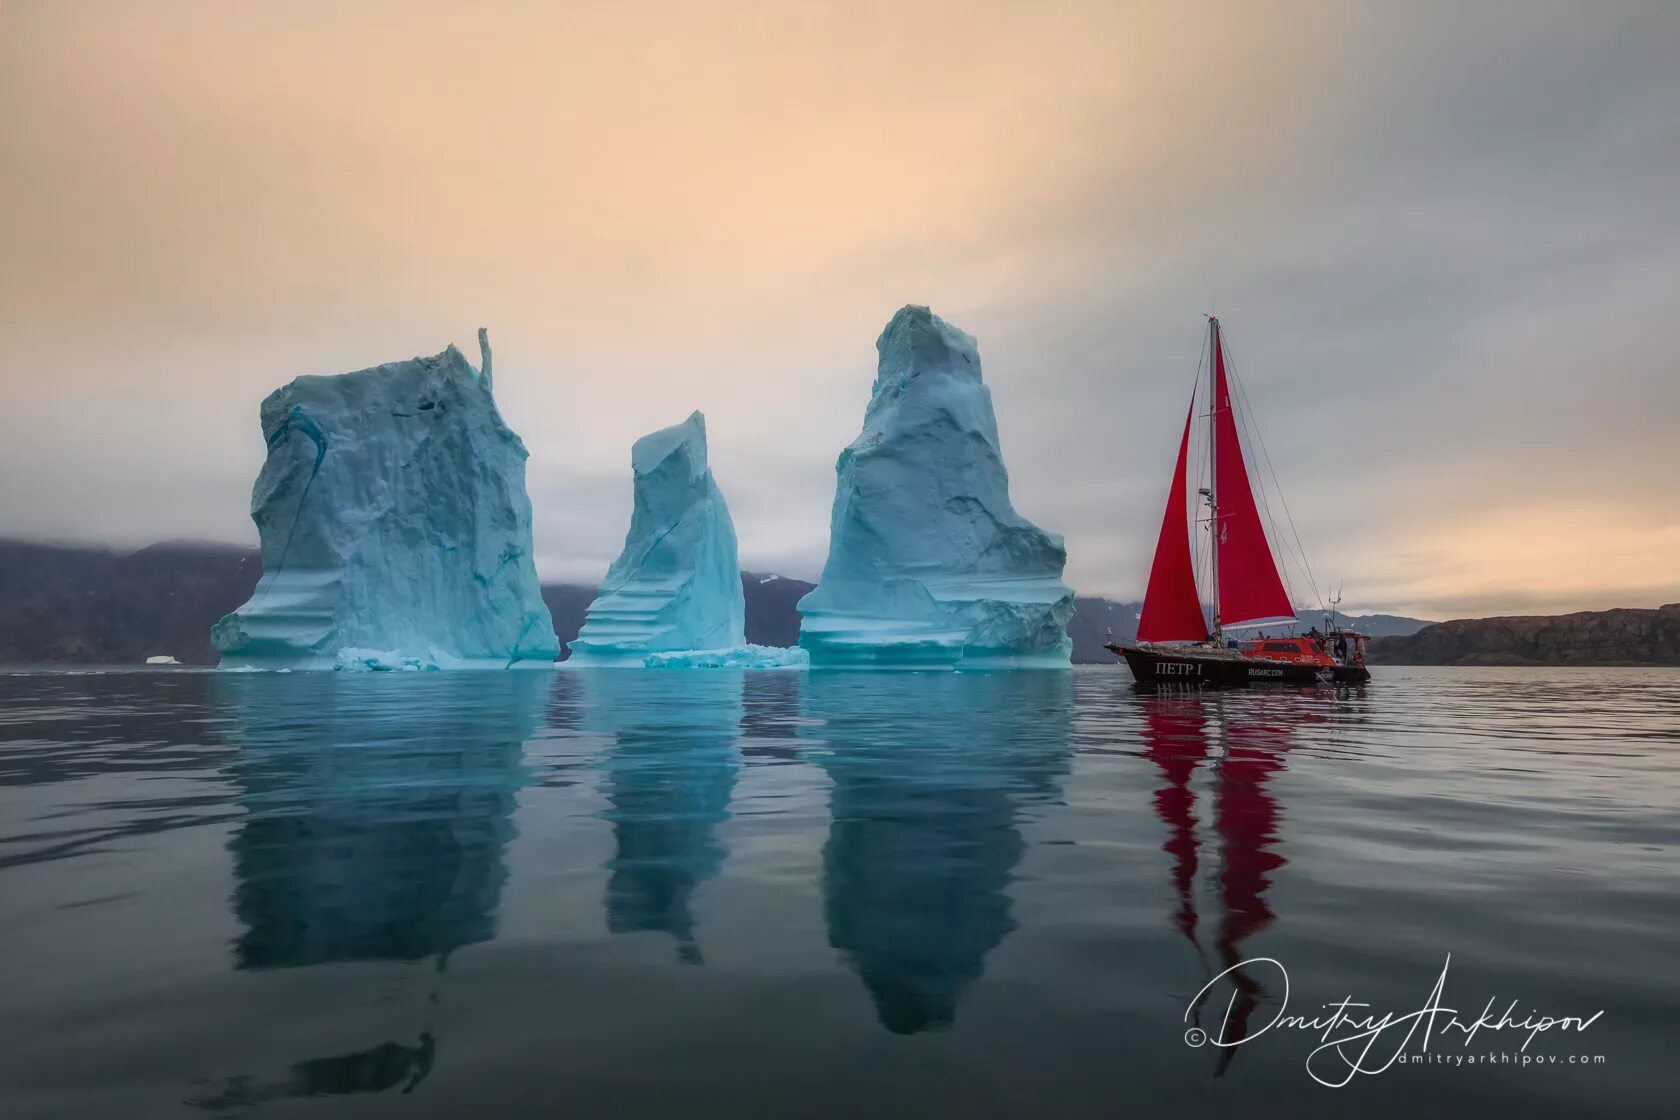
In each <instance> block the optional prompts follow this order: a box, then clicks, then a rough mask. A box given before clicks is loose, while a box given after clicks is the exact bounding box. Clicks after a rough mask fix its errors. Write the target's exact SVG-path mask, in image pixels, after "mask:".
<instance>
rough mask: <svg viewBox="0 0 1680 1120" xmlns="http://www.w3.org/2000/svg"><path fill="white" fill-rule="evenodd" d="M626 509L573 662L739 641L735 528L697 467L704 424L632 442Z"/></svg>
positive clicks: (696, 421) (696, 419) (741, 619)
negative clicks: (619, 543) (619, 541)
mask: <svg viewBox="0 0 1680 1120" xmlns="http://www.w3.org/2000/svg"><path fill="white" fill-rule="evenodd" d="M630 466H631V469H632V470H633V471H634V472H635V506H634V509H633V511H632V512H631V515H630V532H629V535H627V536H626V537H625V539H624V551H623V552H621V553H620V554H619V557H618V559H617V560H614V561H613V563H612V567H610V568H608V569H607V578H606V580H605V581H604V582H603V583H602V585H601V590H600V593H599V594H597V595H596V597H595V601H594V602H593V603H591V604H590V605H589V614H588V616H587V617H586V618H585V620H584V624H583V629H582V631H581V632H579V634H578V636H577V640H576V641H574V642H572V656H571V658H570V659H569V661H568V662H567V663H568V664H575V665H635V666H640V665H643V664H645V663H646V659H647V658H648V656H649V655H650V654H655V653H661V652H667V651H676V650H706V651H721V650H730V649H735V648H737V647H741V646H744V645H745V644H746V640H747V639H746V615H747V611H746V600H745V597H744V596H743V595H742V592H741V569H740V563H739V561H738V560H737V558H736V551H735V524H734V522H733V521H731V520H730V518H729V507H728V506H727V505H725V504H724V501H723V493H722V491H720V490H719V489H718V487H717V483H716V482H715V481H713V479H712V471H711V467H710V466H709V465H708V464H707V461H706V418H705V417H704V416H702V415H701V414H700V413H698V412H696V413H694V414H693V415H691V416H690V417H689V418H688V419H687V420H684V421H683V422H682V423H681V424H674V425H672V426H671V427H669V428H661V429H660V430H659V431H657V432H654V433H652V434H651V435H645V436H643V437H642V438H641V439H639V440H637V441H636V443H635V446H634V447H632V448H631V451H630Z"/></svg>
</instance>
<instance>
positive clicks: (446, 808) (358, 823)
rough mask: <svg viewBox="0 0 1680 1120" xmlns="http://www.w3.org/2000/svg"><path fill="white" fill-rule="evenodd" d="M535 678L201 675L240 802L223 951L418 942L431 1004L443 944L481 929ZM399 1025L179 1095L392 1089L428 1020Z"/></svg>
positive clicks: (417, 1061)
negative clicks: (212, 1089)
mask: <svg viewBox="0 0 1680 1120" xmlns="http://www.w3.org/2000/svg"><path fill="white" fill-rule="evenodd" d="M552 685H553V677H552V675H551V674H546V673H544V674H538V673H506V674H503V673H495V674H492V673H482V674H480V673H474V674H449V675H446V676H445V675H435V674H424V675H419V674H392V675H384V674H380V675H363V674H337V673H308V674H293V675H277V674H260V675H258V674H253V675H240V676H218V677H216V678H214V688H215V695H216V699H217V701H218V704H219V706H220V707H221V708H222V709H223V711H224V713H225V715H226V717H227V720H228V724H229V730H228V731H227V732H226V735H227V737H228V738H229V739H230V740H231V741H233V742H234V743H235V744H236V745H237V746H238V747H239V754H238V757H237V759H236V760H235V761H234V762H233V763H232V764H231V767H230V773H231V777H232V778H233V780H234V782H235V783H236V785H237V787H238V790H239V792H238V802H239V804H240V805H241V807H242V808H243V809H244V810H245V812H246V813H247V816H246V818H245V820H244V821H243V822H242V823H241V824H240V825H239V827H238V829H237V830H236V831H235V832H234V834H233V836H232V838H231V839H230V840H229V843H228V847H229V850H230V851H231V853H232V856H233V870H234V878H235V887H234V893H233V898H232V909H233V913H234V916H235V917H236V918H237V919H238V921H239V923H240V925H241V926H242V927H243V928H242V932H241V933H240V935H239V936H238V938H237V939H236V941H235V943H234V949H233V956H234V967H235V968H238V969H283V968H299V967H307V966H311V965H320V964H327V963H329V962H336V961H368V960H397V961H415V960H423V959H425V958H429V957H435V958H436V963H435V968H434V970H433V971H432V974H431V975H432V977H433V979H432V980H431V981H430V983H431V985H432V988H431V991H430V993H429V1000H428V1002H427V1005H426V1006H428V1007H430V1006H431V1004H433V1003H435V1002H436V1000H437V998H438V992H437V987H436V986H437V984H438V983H439V982H440V978H441V975H442V973H443V971H444V968H445V966H446V965H447V961H448V956H449V954H450V953H451V952H453V951H454V950H456V949H458V948H460V947H462V946H464V945H471V944H474V943H477V942H483V941H488V940H490V939H492V938H493V937H495V935H496V910H497V907H498V906H499V904H500V901H501V892H502V886H503V883H504V882H505V880H506V878H507V869H506V863H505V855H506V849H507V845H508V842H509V841H510V840H511V839H512V838H513V836H514V834H515V830H514V826H513V811H514V806H515V794H516V792H517V791H518V789H519V788H520V787H521V786H522V785H524V784H526V771H525V769H524V766H523V762H522V759H523V751H524V742H525V740H526V739H528V738H529V737H531V735H532V734H533V733H534V732H535V730H536V728H537V726H538V724H539V722H540V720H541V718H542V713H543V708H544V705H545V704H546V702H547V697H548V691H549V689H550V688H551V687H552ZM415 1034H416V1037H417V1041H416V1042H415V1043H414V1044H413V1045H403V1044H400V1043H397V1042H391V1041H386V1042H381V1043H379V1044H377V1045H374V1046H372V1047H369V1048H368V1049H365V1050H361V1051H357V1052H353V1053H348V1054H341V1055H335V1056H330V1057H324V1058H312V1059H307V1060H303V1061H299V1062H297V1063H294V1064H293V1065H292V1066H291V1067H290V1069H289V1070H288V1071H287V1072H286V1073H285V1074H283V1075H281V1076H279V1077H276V1078H272V1079H269V1080H258V1079H255V1078H251V1077H246V1076H240V1077H234V1078H230V1079H228V1080H227V1082H226V1084H225V1086H224V1088H223V1089H222V1090H221V1091H220V1092H219V1093H217V1094H215V1095H213V1096H209V1097H205V1098H201V1099H199V1100H197V1101H195V1102H194V1103H196V1104H199V1105H201V1106H203V1107H207V1108H230V1107H243V1106H247V1105H250V1104H252V1103H255V1102H257V1101H262V1100H269V1099H274V1098H279V1097H295V1096H316V1095H320V1094H338V1093H368V1092H381V1091H384V1090H386V1089H391V1088H396V1087H399V1086H401V1087H402V1090H403V1091H404V1092H407V1091H409V1090H412V1089H413V1088H414V1087H415V1086H416V1085H417V1084H419V1082H420V1081H421V1080H422V1079H423V1078H424V1077H425V1076H426V1074H427V1073H428V1072H430V1070H431V1067H432V1063H433V1060H434V1056H435V1053H436V1049H437V1042H436V1039H435V1038H434V1037H433V1034H432V1031H431V1027H430V1024H429V1022H422V1023H419V1024H417V1026H416V1031H415Z"/></svg>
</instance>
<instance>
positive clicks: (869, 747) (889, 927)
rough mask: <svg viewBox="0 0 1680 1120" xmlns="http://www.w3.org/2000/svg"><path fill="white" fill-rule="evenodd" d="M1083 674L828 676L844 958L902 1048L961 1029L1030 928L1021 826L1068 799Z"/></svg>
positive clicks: (830, 867)
mask: <svg viewBox="0 0 1680 1120" xmlns="http://www.w3.org/2000/svg"><path fill="white" fill-rule="evenodd" d="M1071 678H1072V674H1069V673H1054V672H1043V673H995V674H984V673H983V674H956V673H952V674H921V673H917V674H903V675H901V676H896V677H893V676H886V675H884V674H849V673H812V674H810V676H809V678H808V679H807V680H806V681H805V682H804V684H803V700H804V712H805V717H806V718H805V722H804V725H803V726H802V728H801V734H802V736H803V737H805V738H807V739H809V740H810V741H811V745H810V749H809V750H808V751H807V757H808V758H809V759H811V760H812V761H815V762H817V763H818V764H819V765H821V766H822V768H823V769H824V770H825V771H826V772H827V773H828V776H829V778H830V779H831V780H832V782H833V790H832V793H831V795H830V816H831V823H830V826H829V834H828V842H827V844H826V845H825V847H824V849H823V897H824V901H825V910H826V914H825V916H826V918H827V924H828V940H829V944H830V945H831V946H832V947H833V948H835V949H838V950H839V951H840V952H841V953H843V954H844V955H845V957H846V959H847V961H848V962H849V963H850V965H851V966H852V967H853V968H854V969H856V970H857V973H858V975H859V977H860V978H861V979H862V980H863V983H864V986H865V987H866V988H867V989H868V990H869V994H870V997H871V998H872V999H873V1000H874V1003H875V1009H876V1015H877V1017H878V1018H879V1020H880V1022H881V1025H882V1026H884V1027H886V1028H887V1030H889V1031H892V1032H893V1033H895V1034H913V1033H916V1032H918V1031H926V1030H938V1029H942V1028H948V1027H950V1026H951V1025H952V1024H953V1023H954V1022H955V1019H956V1009H957V1003H958V1001H959V1000H960V999H961V998H962V995H963V993H964V991H965V990H966V989H967V988H968V987H969V986H970V985H971V984H973V983H974V981H975V980H977V979H979V977H980V976H981V974H982V973H983V972H984V970H985V959H986V955H987V954H988V953H990V952H991V951H992V950H993V949H995V948H996V947H997V946H998V945H999V944H1000V943H1001V942H1002V941H1003V939H1004V938H1005V937H1006V936H1008V934H1009V933H1010V931H1011V930H1013V929H1014V928H1015V921H1014V918H1013V917H1012V915H1011V912H1010V899H1009V895H1008V888H1009V884H1010V882H1011V880H1012V879H1013V877H1014V868H1015V865H1016V863H1017V862H1018V861H1019V860H1020V858H1021V855H1022V853H1023V851H1024V850H1025V846H1026V845H1025V842H1024V840H1023V839H1022V837H1021V832H1020V828H1019V825H1020V823H1021V820H1022V818H1023V815H1024V814H1026V813H1027V812H1028V811H1029V807H1030V806H1031V805H1032V804H1033V803H1035V802H1043V801H1050V800H1054V799H1056V798H1058V797H1059V796H1060V789H1061V783H1062V781H1063V779H1064V778H1065V777H1066V774H1067V771H1068V766H1069V760H1070V756H1071V741H1070V735H1071V728H1072V721H1073V681H1072V679H1071Z"/></svg>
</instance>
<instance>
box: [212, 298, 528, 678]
mask: <svg viewBox="0 0 1680 1120" xmlns="http://www.w3.org/2000/svg"><path fill="white" fill-rule="evenodd" d="M478 338H479V348H480V351H481V353H482V355H483V364H482V368H481V369H478V370H475V369H474V368H473V367H472V365H471V364H470V363H469V362H468V361H467V359H466V358H465V357H463V356H462V354H461V352H460V351H459V350H457V349H456V348H455V347H453V346H451V347H449V348H448V349H447V350H445V351H444V352H443V353H441V354H437V355H435V356H433V357H430V358H414V359H411V360H409V361H406V362H393V363H390V364H388V365H382V366H378V367H375V368H373V369H366V370H361V371H359V372H356V373H346V374H339V375H336V376H305V377H299V378H297V379H295V380H294V381H292V382H291V384H289V385H286V386H285V387H283V388H281V389H278V390H276V391H275V392H273V393H271V394H269V396H268V398H267V399H266V400H264V401H263V404H262V428H263V438H264V439H265V440H266V441H267V444H268V458H267V460H266V461H265V462H264V463H263V467H262V471H261V473H260V474H258V476H257V482H256V486H255V488H254V489H253V491H252V494H251V519H252V520H253V521H255V522H256V524H257V531H258V533H259V534H260V536H261V540H262V565H263V574H262V578H261V579H260V580H259V581H258V583H257V586H256V590H255V591H254V592H253V593H252V595H251V599H250V601H249V602H247V603H246V604H245V605H244V606H242V607H240V608H239V609H237V610H235V611H234V612H233V613H232V614H229V615H226V616H225V617H223V618H222V620H221V621H220V622H218V623H216V625H215V626H214V627H213V628H212V629H211V640H212V641H213V642H214V644H215V646H216V648H217V649H219V650H220V651H221V654H222V658H221V666H222V668H224V669H282V668H299V669H332V668H356V669H394V668H401V669H457V668H505V667H506V668H511V667H520V668H525V667H532V668H552V667H553V663H554V659H555V658H556V657H557V656H558V655H559V651H560V644H559V640H558V639H557V638H556V637H555V636H554V624H553V622H552V620H551V619H550V617H549V613H548V608H547V607H546V606H545V605H544V604H543V600H542V595H541V594H540V592H539V589H538V585H537V572H536V566H535V564H534V563H533V561H532V556H531V502H530V498H529V497H528V496H527V495H526V492H525V458H526V452H525V445H524V444H523V443H522V442H520V439H519V437H518V436H517V435H515V434H514V433H513V431H512V430H511V429H510V428H509V427H508V426H507V424H506V423H504V422H503V420H502V416H501V413H500V412H499V411H498V409H497V408H496V401H495V398H494V396H493V395H492V393H491V371H490V342H489V338H488V336H487V335H486V333H485V332H484V331H483V330H480V331H479V332H478Z"/></svg>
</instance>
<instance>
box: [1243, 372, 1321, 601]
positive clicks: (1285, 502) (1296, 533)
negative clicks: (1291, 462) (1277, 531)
mask: <svg viewBox="0 0 1680 1120" xmlns="http://www.w3.org/2000/svg"><path fill="white" fill-rule="evenodd" d="M1231 376H1232V379H1233V380H1234V381H1236V383H1237V395H1238V396H1239V397H1240V398H1241V399H1242V402H1243V408H1244V409H1245V410H1246V411H1249V412H1252V411H1253V407H1252V406H1250V405H1249V403H1248V390H1247V389H1246V388H1244V387H1243V383H1242V378H1240V377H1238V376H1237V373H1236V368H1235V366H1234V365H1232V368H1231ZM1254 436H1255V442H1257V443H1258V444H1259V445H1260V455H1261V457H1262V458H1264V459H1265V461H1266V471H1267V473H1268V474H1270V475H1271V476H1272V486H1273V487H1274V488H1275V489H1276V490H1277V495H1278V503H1279V504H1280V505H1282V506H1283V516H1284V518H1285V520H1286V521H1288V523H1289V532H1290V534H1291V535H1292V536H1293V537H1294V538H1295V548H1296V552H1297V554H1298V555H1299V556H1300V558H1301V567H1303V568H1304V569H1306V576H1307V581H1308V582H1309V583H1311V584H1312V590H1313V598H1314V599H1316V600H1317V601H1318V606H1319V609H1320V610H1323V609H1324V596H1323V595H1322V594H1321V593H1320V592H1319V590H1318V580H1317V578H1316V577H1315V576H1314V575H1313V571H1312V564H1311V563H1310V562H1309V561H1308V560H1307V549H1306V546H1305V545H1303V544H1302V543H1301V531H1300V530H1299V529H1297V528H1296V527H1295V517H1294V515H1293V514H1291V513H1290V512H1289V499H1288V498H1286V497H1284V494H1283V484H1282V483H1280V482H1279V481H1278V477H1277V469H1276V468H1275V467H1273V466H1272V455H1271V452H1270V451H1268V450H1266V437H1265V436H1263V435H1261V434H1260V425H1259V423H1258V422H1256V423H1255V424H1254ZM1264 491H1265V488H1264V487H1262V488H1261V498H1262V501H1263V500H1264V497H1265V494H1264ZM1266 512H1267V515H1268V516H1270V514H1271V508H1270V507H1269V506H1268V507H1267V510H1266Z"/></svg>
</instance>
